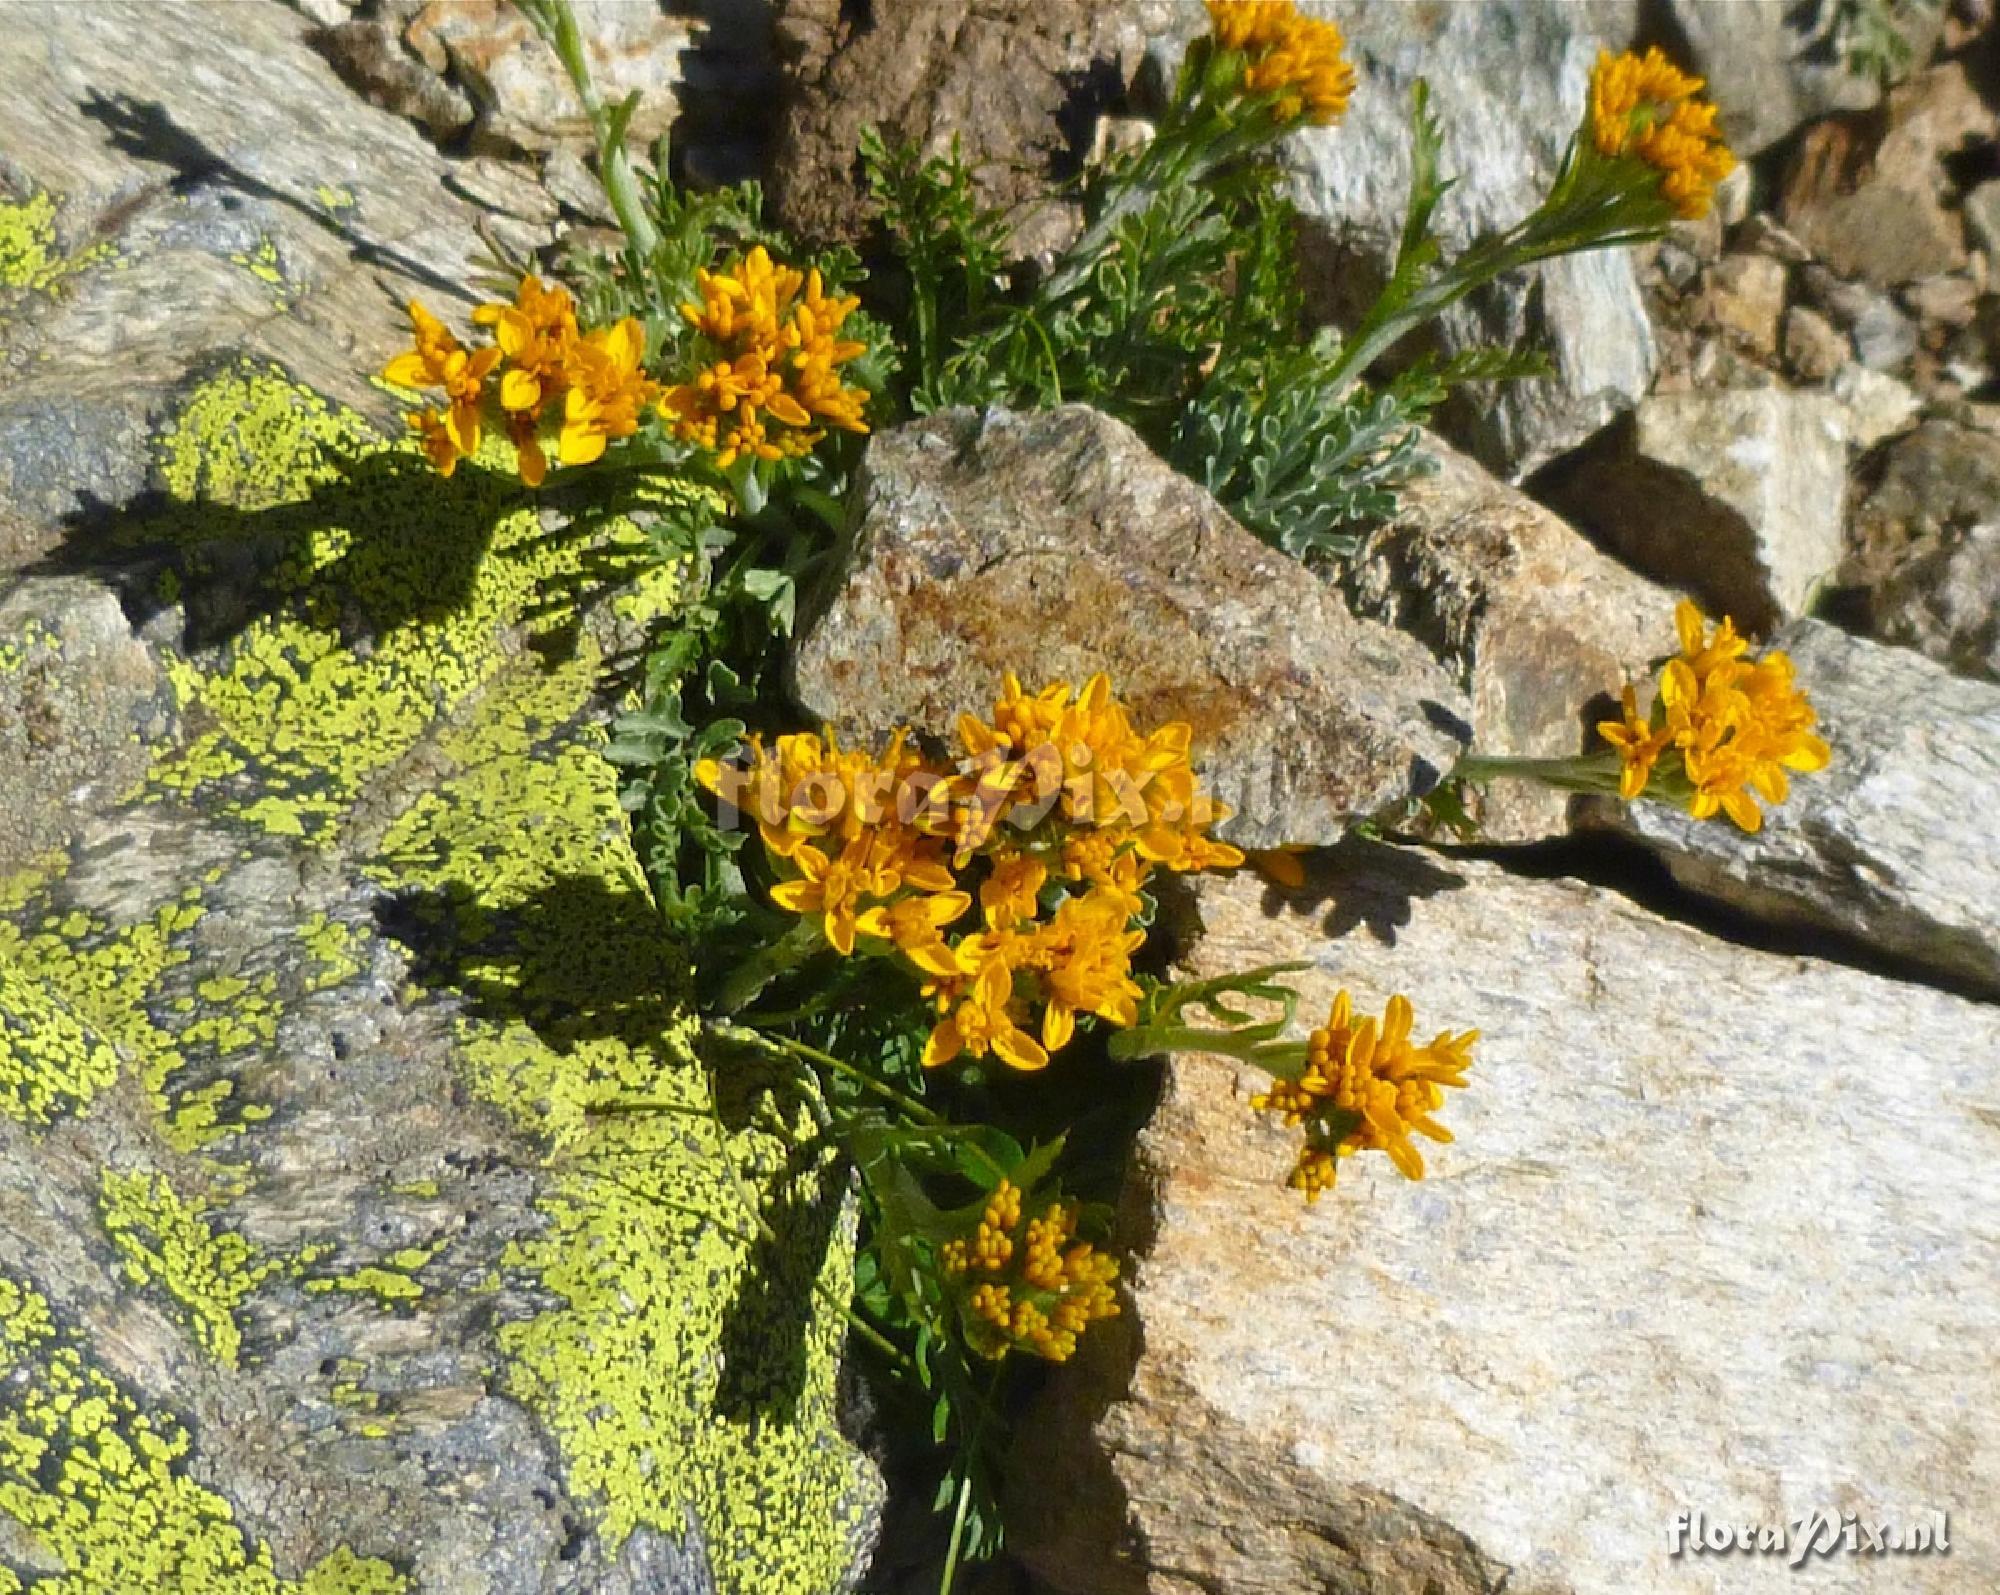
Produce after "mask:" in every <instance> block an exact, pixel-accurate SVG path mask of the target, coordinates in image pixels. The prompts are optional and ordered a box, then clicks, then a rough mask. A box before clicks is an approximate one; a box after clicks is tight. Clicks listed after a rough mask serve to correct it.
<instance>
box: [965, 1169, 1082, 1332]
mask: <svg viewBox="0 0 2000 1595" xmlns="http://www.w3.org/2000/svg"><path fill="white" fill-rule="evenodd" d="M1076 1222H1077V1210H1076V1209H1075V1208H1074V1207H1073V1206H1069V1205H1067V1204H1064V1203H1062V1202H1051V1203H1050V1204H1049V1205H1048V1206H1047V1207H1046V1208H1045V1209H1044V1210H1043V1211H1042V1212H1041V1213H1040V1214H1038V1215H1037V1216H1036V1217H1034V1218H1031V1219H1030V1220H1028V1222H1027V1224H1026V1226H1025V1227H1023V1225H1022V1224H1021V1193H1020V1191H1019V1190H1018V1189H1016V1188H1015V1186H1014V1185H1013V1184H1012V1183H1011V1182H1009V1181H1007V1180H1002V1181H1001V1182H1000V1183H999V1185H997V1186H996V1187H995V1188H994V1190H993V1193H992V1195H991V1197H990V1198H989V1199H988V1201H987V1204H986V1207H985V1210H984V1211H983V1212H982V1213H981V1214H980V1216H979V1223H978V1228H977V1230H976V1231H975V1232H974V1233H973V1235H972V1236H971V1237H970V1238H968V1239H963V1240H951V1241H947V1242H945V1244H944V1245H943V1246H942V1247H940V1248H939V1251H938V1258H939V1262H940V1263H941V1265H942V1267H943V1270H944V1274H945V1277H946V1278H947V1279H948V1280H952V1281H955V1282H959V1284H960V1290H961V1292H962V1294H961V1297H960V1300H961V1302H962V1304H963V1311H964V1314H965V1321H966V1329H967V1334H968V1338H969V1340H970V1342H971V1344H972V1347H973V1349H974V1350H975V1351H977V1352H978V1353H979V1354H980V1355H981V1356H984V1357H990V1358H995V1359H997V1358H1000V1357H1004V1356H1006V1355H1007V1353H1008V1352H1010V1351H1025V1352H1028V1353H1029V1354H1031V1355H1033V1356H1037V1357H1041V1358H1044V1359H1046V1360H1047V1361H1049V1362H1067V1361H1068V1360H1069V1358H1070V1357H1071V1356H1072V1355H1073V1354H1074V1353H1075V1351H1076V1342H1077V1337H1078V1336H1080V1335H1081V1334H1082V1333H1083V1332H1084V1330H1085V1329H1087V1328H1088V1327H1089V1326H1090V1325H1091V1324H1093V1323H1097V1322H1099V1321H1101V1320H1103V1319H1106V1318H1115V1317H1117V1316H1118V1311H1119V1307H1118V1293H1117V1283H1118V1262H1117V1259H1115V1258H1112V1257H1106V1256H1105V1255H1104V1254H1103V1253H1101V1252H1099V1251H1098V1250H1097V1249H1096V1248H1095V1247H1093V1246H1091V1245H1089V1244H1088V1243H1087V1242H1085V1243H1076V1244H1072V1241H1073V1238H1074V1236H1075V1234H1076ZM973 1281H976V1283H971V1282H973ZM967 1284H969V1285H970V1288H966V1285H967Z"/></svg>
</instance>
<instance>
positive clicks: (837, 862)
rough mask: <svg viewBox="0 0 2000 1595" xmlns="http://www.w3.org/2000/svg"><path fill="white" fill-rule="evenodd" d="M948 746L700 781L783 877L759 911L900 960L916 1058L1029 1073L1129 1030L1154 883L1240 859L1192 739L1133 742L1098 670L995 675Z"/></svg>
mask: <svg viewBox="0 0 2000 1595" xmlns="http://www.w3.org/2000/svg"><path fill="white" fill-rule="evenodd" d="M958 734H959V743H960V751H961V754H962V757H961V758H960V759H959V760H958V761H957V762H956V763H954V764H951V765H943V764H935V765H934V764H930V763H927V762H926V761H925V760H924V759H923V758H922V757H921V756H919V755H918V754H917V753H916V751H915V750H914V748H913V746H912V744H911V742H910V740H909V738H908V736H907V734H899V735H898V736H897V737H896V738H895V739H894V741H892V742H891V744H890V746H889V748H888V750H887V752H885V753H883V754H882V755H880V756H879V757H877V756H872V755H868V754H860V753H854V752H850V751H848V750H845V749H842V748H841V747H840V746H839V745H838V744H837V743H836V742H835V740H834V738H833V736H832V735H831V733H829V734H827V735H826V736H824V737H820V736H813V735H810V734H800V735H795V736H786V737H780V738H779V739H778V740H777V742H776V744H775V745H774V746H773V747H771V748H769V749H768V750H767V749H766V748H765V747H764V745H763V744H762V743H761V742H760V741H755V740H753V741H752V743H751V746H750V754H749V763H748V767H747V769H745V768H736V767H725V766H724V765H722V764H721V763H720V762H719V761H715V760H705V761H703V762H702V763H701V764H700V765H699V766H698V767H697V768H696V771H695V775H696V779H697V780H699V781H700V782H701V784H702V785H703V786H705V787H706V788H707V789H708V790H709V791H711V792H713V793H715V794H716V795H717V796H718V797H720V798H722V799H723V801H724V802H725V803H726V804H729V805H731V806H732V807H734V808H736V809H739V810H746V811H748V812H750V813H751V814H752V815H753V816H754V817H755V820H756V823H757V827H758V831H759V833H760V835H761V836H762V838H763V842H764V846H765V849H766V851H767V853H768V854H769V855H770V857H771V859H772V861H773V864H774V865H775V866H776V868H777V869H778V870H779V872H780V873H781V874H782V875H783V877H784V878H783V879H782V880H781V881H780V882H779V883H778V885H777V886H776V887H775V888H774V889H773V890H772V893H771V896H772V901H773V902H775V903H776V904H777V905H778V906H779V907H780V908H783V909H785V910H787V911H788V912H791V913H794V914H799V915H801V916H810V917H812V918H814V919H816V920H817V921H818V923H819V925H820V928H821V931H822V933H823V934H824V936H825V938H826V941H827V943H828V944H829V945H830V946H832V947H833V948H835V949H836V950H837V951H839V952H840V953H841V954H843V955H847V954H852V953H854V952H855V951H857V950H859V951H861V952H864V953H878V954H884V955H890V954H893V955H895V956H897V957H899V958H901V959H902V960H903V961H904V962H905V963H906V964H907V965H908V966H909V968H910V969H911V971H912V972H913V973H914V975H915V976H916V977H917V979H918V980H919V981H920V982H921V991H922V995H923V996H924V998H925V999H926V1000H927V1001H929V1002H930V1003H931V1004H932V1005H933V1006H934V1007H935V1010H936V1012H937V1015H938V1018H937V1021H936V1023H935V1026H934V1028H933V1029H932V1031H931V1034H930V1037H929V1039H928V1041H927V1042H926V1045H925V1048H924V1062H925V1064H926V1065H927V1066H931V1067H936V1066H939V1065H942V1064H946V1063H950V1062H952V1061H953V1060H954V1059H957V1058H960V1057H965V1056H971V1057H974V1058H985V1057H989V1056H990V1057H995V1058H998V1059H999V1060H1000V1061H1001V1062H1003V1063H1005V1064H1007V1065H1009V1066H1010V1067H1012V1068H1016V1069H1040V1068H1042V1067H1043V1066H1044V1065H1046V1064H1047V1063H1048V1061H1049V1056H1050V1054H1051V1053H1053V1052H1056V1051H1059V1050H1060V1049H1061V1048H1063V1047H1064V1046H1066V1045H1068V1043H1069V1041H1070V1039H1071V1038H1072V1037H1073V1036H1074V1035H1075V1033H1076V1028H1077V1021H1078V1019H1079V1018H1080V1017H1082V1016H1085V1015H1089V1016H1092V1017H1094V1018H1096V1019H1098V1020H1100V1021H1102V1022H1103V1023H1105V1024H1109V1025H1118V1026H1129V1025H1131V1024H1133V1023H1135V1022H1136V1020H1137V1018H1138V1005H1139V998H1140V995H1141V993H1140V989H1139V986H1138V983H1137V982H1136V981H1135V980H1134V979H1133V978H1132V955H1133V954H1134V953H1135V952H1136V951H1137V950H1138V949H1139V947H1140V946H1141V945H1142V944H1143V943H1144V941H1145V931H1144V930H1143V929H1142V928H1141V927H1140V925H1139V923H1138V920H1139V916H1140V914H1141V912H1142V910H1143V909H1144V907H1145V902H1144V899H1143V897H1142V895H1141V893H1142V891H1143V889H1144V887H1145V886H1146V883H1147V881H1148V879H1149V878H1150V876H1151V875H1152V872H1153V871H1154V870H1156V869H1166V870H1172V871H1191V870H1200V869H1212V868H1226V867H1231V866H1234V865H1237V864H1240V863H1242V862H1243V855H1242V853H1241V852H1239V851H1238V850H1237V849H1236V848H1234V847H1231V846H1229V845H1228V844H1227V843H1223V842H1218V841H1216V840H1214V839H1213V838H1212V837H1210V836H1209V834H1208V831H1209V828H1210V827H1211V826H1212V825H1215V824H1217V823H1219V822H1220V821H1221V820H1223V819H1224V818H1226V817H1227V810H1225V809H1223V808H1222V807H1220V806H1219V805H1217V804H1215V803H1213V802H1212V801H1211V800H1210V799H1209V798H1208V797H1207V795H1206V794H1205V793H1203V792H1202V791H1201V789H1200V786H1199V783H1198V782H1197V781H1196V779H1195V776H1194V772H1193V770H1192V768H1191V767H1190V766H1189V763H1188V728H1187V727H1186V726H1185V725H1179V724H1172V725H1166V726H1162V727H1160V728H1159V729H1158V730H1156V731H1153V732H1151V733H1149V734H1143V735H1142V734H1141V733H1139V732H1138V731H1137V730H1135V729H1134V727H1133V725H1132V721H1131V716H1130V713H1129V712H1128V711H1127V709H1126V707H1125V706H1124V705H1123V704H1122V703H1120V702H1119V701H1118V700H1117V698H1116V697H1114V696H1113V695H1112V691H1111V683H1110V681H1109V680H1108V679H1107V678H1106V677H1104V676H1102V675H1099V676H1095V677H1093V678H1092V679H1091V680H1090V681H1088V682H1087V683H1085V685H1084V687H1083V690H1082V691H1081V692H1078V691H1076V690H1074V689H1073V688H1072V687H1070V686H1069V685H1068V684H1067V683H1063V682H1058V683H1056V684H1055V685H1053V686H1051V687H1048V688H1046V689H1045V690H1043V691H1041V692H1038V693H1032V694H1031V693H1028V692H1025V691H1023V690H1022V687H1021V684H1020V682H1019V681H1018V680H1016V679H1015V677H1014V676H1013V675H1012V674H1011V673H1010V674H1009V675H1008V676H1007V677H1006V681H1005V685H1004V688H1003V691H1002V694H1001V697H1000V699H999V701H998V703H997V704H996V705H995V706H994V712H993V715H992V718H991V719H990V720H982V719H980V718H978V717H977V716H974V715H966V716H964V717H963V718H962V719H961V720H960V722H959V726H958ZM975 903H976V904H977V905H978V916H977V925H976V927H974V926H972V924H971V916H972V910H973V906H974V904H975ZM961 924H963V925H964V926H965V928H962V929H957V930H954V928H953V927H959V926H961Z"/></svg>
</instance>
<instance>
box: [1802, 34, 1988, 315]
mask: <svg viewBox="0 0 2000 1595" xmlns="http://www.w3.org/2000/svg"><path fill="white" fill-rule="evenodd" d="M1996 131H2000V121H1996V118H1995V115H1994V112H1993V110H1992V109H1991V108H1990V107H1989V106H1988V105H1987V104H1986V102H1985V101H1984V99H1983V98H1982V97H1981V96H1980V93H1979V90H1978V88H1977V86H1976V85H1975V84H1974V82H1973V81H1972V78H1971V76H1970V73H1969V71H1968V69H1967V66H1966V64H1965V63H1964V62H1963V61H1947V62H1943V63H1941V64H1939V65H1937V66H1935V67H1932V68H1930V69H1929V70H1928V71H1926V72H1924V73H1921V74H1920V75H1919V76H1917V77H1915V78H1912V79H1911V80H1910V81H1909V82H1907V83H1904V84H1902V85H1900V86H1898V87H1897V88H1896V89H1894V90H1892V91H1891V92H1890V95H1889V101H1888V115H1887V131H1886V132H1884V133H1883V134H1882V136H1881V138H1880V140H1879V142H1875V141H1872V140H1871V139H1870V137H1869V136H1868V129H1867V128H1865V127H1864V126H1863V124H1862V123H1861V122H1860V121H1858V120H1854V119H1832V120H1828V121H1826V122H1822V123H1820V124H1818V125H1817V126H1816V127H1814V128H1812V129H1811V130H1810V131H1809V132H1808V133H1807V134H1806V136H1805V138H1804V140H1803V141H1802V142H1801V144H1800V147H1799V151H1798V153H1797V155H1796V156H1795V157H1794V160H1793V162H1792V166H1791V169H1790V171H1789V172H1788V173H1787V176H1786V180H1785V185H1784V189H1783V193H1782V196H1781V198H1780V203H1779V214H1780V215H1781V216H1782V218H1783V219H1784V222H1785V225H1786V226H1787V227H1789V228H1791V230H1792V231H1793V232H1795V233H1796V234H1798V236H1799V238H1800V239H1801V241H1803V242H1804V243H1805V244H1806V245H1807V247H1809V248H1810V249H1811V250H1812V251H1813V253H1814V254H1815V255H1817V256H1818V257H1819V258H1820V259H1821V260H1823V261H1825V262H1826V263H1827V264H1828V265H1829V266H1831V267H1832V268H1833V269H1834V270H1835V271H1837V272H1839V273H1840V274H1841V275H1842V276H1844V277H1863V278H1866V279H1867V280H1868V281H1870V282H1872V283H1874V284H1876V285H1877V286H1878V287H1882V288H1893V287H1897V286H1899V285H1901V284H1903V283H1907V282H1913V281H1915V280H1916V279H1917V278H1920V277H1933V276H1937V275H1939V274H1941V273H1944V272H1952V271H1957V270H1959V269H1960V268H1961V267H1962V266H1964V264H1965V260H1966V255H1965V236H1964V226H1963V223H1962V221H1961V219H1960V216H1959V213H1958V211H1957V210H1956V209H1955V208H1953V204H1952V202H1953V201H1954V198H1955V196H1954V189H1953V184H1952V181H1951V176H1950V173H1949V171H1948V170H1947V168H1946V165H1945V162H1946V160H1947V158H1948V157H1951V156H1955V155H1961V154H1966V153H1973V152H1976V151H1978V150H1979V149H1981V148H1982V147H1990V146H1991V144H1992V142H1993V140H1994V137H1995V134H1996Z"/></svg>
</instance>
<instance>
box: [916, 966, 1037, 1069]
mask: <svg viewBox="0 0 2000 1595" xmlns="http://www.w3.org/2000/svg"><path fill="white" fill-rule="evenodd" d="M966 942H967V944H970V945H969V946H967V945H962V946H961V948H960V951H959V963H960V967H961V968H962V969H967V972H968V973H973V981H972V986H971V989H970V990H969V991H968V992H967V993H966V994H965V996H964V997H963V998H962V999H961V1000H960V1001H959V1004H958V1006H957V1008H956V1009H955V1010H954V1011H953V1012H952V1014H951V1016H950V1017H949V1018H947V1019H945V1020H944V1021H943V1022H942V1023H940V1024H939V1025H937V1026H936V1028H934V1029H933V1030H932V1031H931V1033H930V1036H929V1038H928V1039H927V1040H926V1041H925V1042H924V1067H925V1068H926V1069H935V1068H939V1067H940V1066H942V1065H944V1064H947V1063H950V1062H952V1061H954V1060H955V1059H957V1058H960V1057H963V1056H964V1055H966V1054H967V1053H970V1054H971V1055H972V1056H973V1057H975V1058H983V1057H986V1056H987V1055H988V1054H989V1053H990V1054H992V1055H993V1056H994V1057H996V1058H998V1059H999V1060H1000V1061H1001V1062H1002V1063H1004V1064H1006V1065H1007V1066H1008V1068H1010V1069H1020V1070H1022V1071H1023V1072H1032V1071H1034V1070H1036V1069H1043V1068H1046V1067H1047V1066H1048V1061H1049V1055H1048V1052H1047V1051H1046V1050H1045V1049H1044V1048H1043V1047H1042V1045H1041V1043H1039V1042H1038V1041H1036V1040H1035V1038H1034V1037H1033V1036H1031V1035H1029V1034H1028V1032H1027V1031H1025V1030H1023V1029H1022V1028H1021V1025H1020V1019H1019V1010H1018V1006H1017V1003H1016V999H1015V996H1014V967H1013V961H1012V958H1011V956H1010V950H1009V949H1008V948H1007V947H1004V946H1002V947H995V948H991V949H988V948H987V947H986V946H985V944H984V941H983V939H982V938H980V937H967V938H966ZM968 963H970V966H971V967H970V968H969V969H968V968H967V966H968ZM974 971H976V973H974Z"/></svg>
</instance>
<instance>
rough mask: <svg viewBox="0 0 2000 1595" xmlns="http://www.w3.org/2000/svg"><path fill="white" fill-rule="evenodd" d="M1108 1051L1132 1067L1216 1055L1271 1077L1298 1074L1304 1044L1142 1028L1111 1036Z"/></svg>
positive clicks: (1195, 1028)
mask: <svg viewBox="0 0 2000 1595" xmlns="http://www.w3.org/2000/svg"><path fill="white" fill-rule="evenodd" d="M1106 1050H1107V1051H1108V1052H1109V1053H1110V1055H1111V1058H1112V1060H1113V1061H1114V1062H1118V1063H1129V1062H1131V1061H1132V1060H1133V1059H1136V1058H1150V1057H1154V1056H1156V1055H1158V1054H1160V1053H1163V1052H1213V1053H1220V1054H1221V1055H1222V1056H1223V1057H1226V1058H1235V1059H1237V1060H1238V1061H1239V1062H1242V1063H1254V1064H1255V1065H1256V1066H1257V1067H1258V1068H1260V1069H1262V1070H1264V1071H1265V1072H1266V1073H1268V1074H1275V1075H1287V1074H1296V1073H1297V1072H1298V1070H1299V1067H1300V1066H1301V1065H1302V1064H1304V1062H1305V1057H1306V1049H1305V1043H1304V1042H1302V1041H1272V1040H1269V1039H1267V1038H1259V1037H1256V1036H1246V1035H1243V1034H1241V1033H1239V1032H1237V1031H1234V1030H1206V1029H1203V1028H1202V1027H1201V1026H1199V1025H1175V1024H1164V1025H1141V1026H1138V1027H1136V1028H1134V1029H1131V1030H1121V1031H1119V1032H1118V1033H1117V1034H1116V1035H1114V1036H1112V1038H1111V1040H1110V1042H1109V1043H1108V1045H1107V1048H1106Z"/></svg>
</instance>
